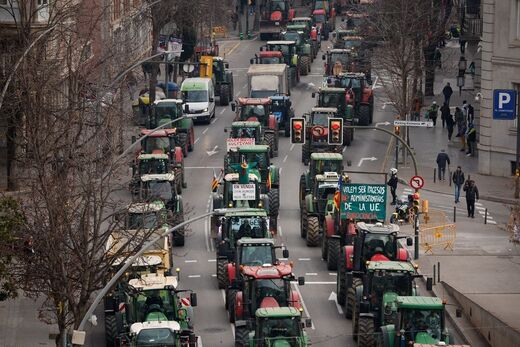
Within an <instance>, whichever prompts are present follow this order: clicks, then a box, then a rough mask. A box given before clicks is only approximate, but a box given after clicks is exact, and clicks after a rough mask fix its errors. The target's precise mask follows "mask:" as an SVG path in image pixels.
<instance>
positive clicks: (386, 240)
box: [336, 216, 413, 318]
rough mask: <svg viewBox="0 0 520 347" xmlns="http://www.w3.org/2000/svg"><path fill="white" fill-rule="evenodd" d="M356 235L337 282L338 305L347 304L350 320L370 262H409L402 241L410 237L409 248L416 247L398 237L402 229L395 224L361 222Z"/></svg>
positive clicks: (345, 251) (345, 248)
mask: <svg viewBox="0 0 520 347" xmlns="http://www.w3.org/2000/svg"><path fill="white" fill-rule="evenodd" d="M347 217H348V216H347ZM355 232H356V235H355V236H354V237H353V238H352V243H353V244H347V245H345V246H343V247H342V248H341V250H340V256H339V263H338V276H337V282H336V283H337V293H338V303H339V304H340V305H345V304H346V310H345V317H346V318H352V310H353V308H354V301H355V293H356V288H357V287H358V286H360V285H361V284H362V280H361V279H362V275H363V274H365V273H366V271H367V263H368V262H369V261H376V260H377V261H385V260H386V261H388V260H396V261H408V260H409V256H408V251H407V249H406V248H404V247H403V246H402V245H401V243H400V242H399V240H400V239H403V238H406V245H407V246H411V245H412V244H413V241H412V239H411V238H410V237H406V236H399V235H398V233H399V226H397V225H395V224H386V225H384V224H382V223H375V224H368V223H365V222H357V223H356V231H355Z"/></svg>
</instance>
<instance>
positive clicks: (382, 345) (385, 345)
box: [377, 327, 451, 347]
mask: <svg viewBox="0 0 520 347" xmlns="http://www.w3.org/2000/svg"><path fill="white" fill-rule="evenodd" d="M450 341H451V340H450ZM377 347H390V339H389V338H388V329H387V328H386V327H381V331H380V332H379V333H378V334H377Z"/></svg>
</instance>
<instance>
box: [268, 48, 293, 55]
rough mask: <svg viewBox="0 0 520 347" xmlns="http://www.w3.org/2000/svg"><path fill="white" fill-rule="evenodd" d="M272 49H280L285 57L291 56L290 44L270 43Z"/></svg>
mask: <svg viewBox="0 0 520 347" xmlns="http://www.w3.org/2000/svg"><path fill="white" fill-rule="evenodd" d="M269 50H270V51H280V52H282V55H283V56H284V57H289V52H290V46H289V45H269Z"/></svg>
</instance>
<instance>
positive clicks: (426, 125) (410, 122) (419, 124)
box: [394, 120, 433, 128]
mask: <svg viewBox="0 0 520 347" xmlns="http://www.w3.org/2000/svg"><path fill="white" fill-rule="evenodd" d="M396 125H398V126H402V127H423V128H431V127H433V122H430V121H426V122H422V121H417V120H394V126H396Z"/></svg>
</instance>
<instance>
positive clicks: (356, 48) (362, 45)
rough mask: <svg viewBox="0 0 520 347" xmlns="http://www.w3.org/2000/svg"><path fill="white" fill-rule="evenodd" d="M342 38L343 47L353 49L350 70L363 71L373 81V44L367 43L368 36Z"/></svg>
mask: <svg viewBox="0 0 520 347" xmlns="http://www.w3.org/2000/svg"><path fill="white" fill-rule="evenodd" d="M342 40H343V46H344V47H343V48H345V49H349V50H350V51H351V56H352V64H351V65H350V67H349V71H351V72H363V73H364V74H365V75H366V76H367V79H368V80H369V81H371V78H372V63H371V61H370V59H371V52H370V47H371V44H369V43H367V42H366V38H365V37H361V36H344V37H343V38H342Z"/></svg>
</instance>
